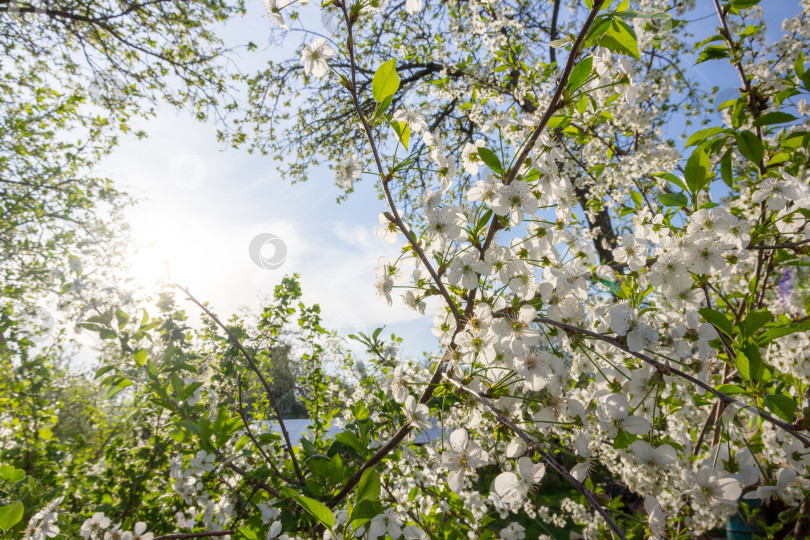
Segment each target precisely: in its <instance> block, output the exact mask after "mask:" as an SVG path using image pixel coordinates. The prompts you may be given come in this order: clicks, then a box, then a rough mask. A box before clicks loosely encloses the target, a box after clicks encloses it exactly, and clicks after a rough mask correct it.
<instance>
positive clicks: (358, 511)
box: [349, 499, 384, 530]
mask: <svg viewBox="0 0 810 540" xmlns="http://www.w3.org/2000/svg"><path fill="white" fill-rule="evenodd" d="M383 510H384V508H383V505H382V504H380V503H379V502H377V501H370V500H368V499H364V500H362V501H360V502H358V503H357V504H356V505H355V506H354V508H352V513H351V517H350V518H349V519H350V520H351V522H352V529H355V530H357V529H359V528H360V527H362V526H363V525H365V524H366V523H368V522H369V521H371V520H372V519H373V518H375V517H377V516H378V515H380V514H382V513H383Z"/></svg>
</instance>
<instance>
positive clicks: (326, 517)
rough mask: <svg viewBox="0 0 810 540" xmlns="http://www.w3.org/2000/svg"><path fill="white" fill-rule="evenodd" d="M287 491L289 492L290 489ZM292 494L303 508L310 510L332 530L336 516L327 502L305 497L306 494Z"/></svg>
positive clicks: (311, 513)
mask: <svg viewBox="0 0 810 540" xmlns="http://www.w3.org/2000/svg"><path fill="white" fill-rule="evenodd" d="M287 493H289V491H288V492H287ZM290 496H291V497H292V499H293V500H294V501H295V502H297V503H298V504H299V505H300V506H301V508H303V509H304V510H306V511H307V512H309V514H310V515H312V517H314V518H315V519H317V520H318V521H320V522H321V523H322V524H323V526H324V527H326V528H327V529H329V530H332V527H334V526H335V516H334V514H332V511H331V510H329V508H327V507H326V505H325V504H323V503H322V502H320V501H316V500H315V499H311V498H309V497H305V496H304V495H298V494H297V493H295V494H291V495H290Z"/></svg>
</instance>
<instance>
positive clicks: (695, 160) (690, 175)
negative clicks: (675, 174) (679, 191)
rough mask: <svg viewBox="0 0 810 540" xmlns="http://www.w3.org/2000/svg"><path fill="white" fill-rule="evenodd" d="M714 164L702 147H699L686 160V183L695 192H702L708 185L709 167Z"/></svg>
mask: <svg viewBox="0 0 810 540" xmlns="http://www.w3.org/2000/svg"><path fill="white" fill-rule="evenodd" d="M711 166H712V164H711V161H709V156H707V155H706V152H704V151H703V149H702V148H697V149H696V150H695V151H694V152H692V155H691V156H690V157H689V159H688V160H687V161H686V169H685V171H684V172H685V175H686V185H687V186H689V191H691V192H692V193H693V194H698V193H700V192H701V191H702V190H703V188H704V187H706V184H707V181H706V179H707V178H708V177H709V169H710V168H711Z"/></svg>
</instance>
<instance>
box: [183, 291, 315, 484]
mask: <svg viewBox="0 0 810 540" xmlns="http://www.w3.org/2000/svg"><path fill="white" fill-rule="evenodd" d="M175 287H177V288H178V289H180V290H181V291H183V292H184V293H186V295H187V296H188V299H189V300H191V301H192V302H194V303H195V304H197V306H198V307H199V308H200V309H201V310H203V311H204V312H205V314H206V315H208V317H210V318H211V320H213V321H214V322H215V323H216V324H217V325H218V326H219V327H220V328H222V329H223V330H224V331H225V333H226V334H227V335H228V338H229V339H230V341H231V343H233V345H234V347H236V348H237V349H238V350H239V352H240V353H241V354H242V356H243V357H244V359H245V361H246V362H247V364H248V366H249V367H250V369H251V370H252V371H253V372H254V373H255V374H256V376H257V377H258V378H259V381H261V383H262V386H263V387H264V390H265V393H266V394H267V399H269V400H270V404H271V405H272V407H273V411H274V412H275V414H276V419H277V420H278V424H279V426H280V427H281V432H282V433H283V434H284V440H285V442H286V443H287V450H288V451H289V453H290V458H292V463H293V467H294V468H295V475H296V476H297V477H298V480H299V481H300V482H301V483H302V484H303V483H304V475H303V474H301V469H300V468H299V467H298V460H297V459H296V458H295V450H294V449H293V445H292V442H291V441H290V434H289V433H288V432H287V426H286V425H285V424H284V419H283V418H282V417H281V409H279V407H278V402H277V401H276V396H275V393H274V392H273V389H272V388H270V384H268V382H267V379H265V378H264V375H262V372H261V371H260V370H259V368H258V366H256V363H255V362H254V361H253V357H252V356H251V355H250V354H249V353H248V352H247V351H246V350H245V348H244V347H243V346H242V343H241V342H240V341H239V340H238V339H237V338H236V336H235V335H233V333H232V332H231V331H230V329H229V328H228V327H227V326H225V325H224V324H222V321H220V320H219V319H218V318H217V316H216V315H214V314H213V313H211V310H209V309H208V308H207V307H205V306H204V305H203V304H201V303H200V301H199V300H197V299H196V298H194V296H193V295H192V294H191V293H190V292H189V290H188V289H186V288H183V287H181V286H180V285H178V284H176V283H175Z"/></svg>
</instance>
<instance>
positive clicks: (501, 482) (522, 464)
mask: <svg viewBox="0 0 810 540" xmlns="http://www.w3.org/2000/svg"><path fill="white" fill-rule="evenodd" d="M517 471H518V474H515V473H513V472H502V473H501V474H499V475H498V476H497V477H495V484H494V485H495V492H496V493H497V494H498V496H500V498H501V500H503V502H504V503H506V504H510V505H519V504H521V503H522V502H523V500H524V499H525V498H526V494H527V493H528V492H529V488H530V487H531V486H532V485H533V484H537V483H539V482H540V480H542V478H543V476H544V475H545V474H546V467H545V465H543V464H542V463H534V462H533V461H532V460H531V458H528V457H522V458H520V459H519V460H518V463H517Z"/></svg>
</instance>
